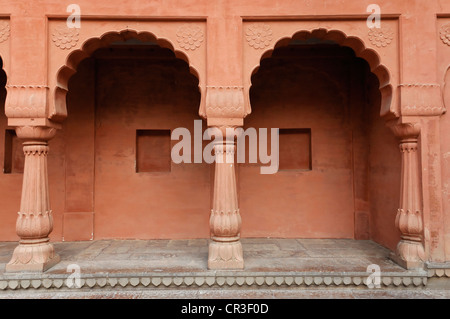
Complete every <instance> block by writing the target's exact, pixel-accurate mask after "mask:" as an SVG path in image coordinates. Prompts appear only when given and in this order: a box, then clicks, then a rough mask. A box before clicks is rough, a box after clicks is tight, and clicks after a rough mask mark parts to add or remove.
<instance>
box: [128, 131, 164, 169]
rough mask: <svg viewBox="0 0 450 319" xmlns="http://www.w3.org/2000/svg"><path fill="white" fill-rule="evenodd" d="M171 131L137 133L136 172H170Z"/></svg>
mask: <svg viewBox="0 0 450 319" xmlns="http://www.w3.org/2000/svg"><path fill="white" fill-rule="evenodd" d="M170 151H171V140H170V130H137V131H136V172H138V173H142V172H170V168H171V162H172V161H171V158H170Z"/></svg>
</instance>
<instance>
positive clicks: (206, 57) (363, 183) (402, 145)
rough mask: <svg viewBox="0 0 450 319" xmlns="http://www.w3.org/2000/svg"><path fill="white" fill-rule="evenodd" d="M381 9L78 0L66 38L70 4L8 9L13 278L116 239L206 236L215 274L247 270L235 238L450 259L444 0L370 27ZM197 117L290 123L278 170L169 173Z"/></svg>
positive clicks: (2, 212) (222, 151)
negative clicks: (70, 251)
mask: <svg viewBox="0 0 450 319" xmlns="http://www.w3.org/2000/svg"><path fill="white" fill-rule="evenodd" d="M373 3H374V1H354V0H345V1H339V2H338V1H334V0H330V1H320V2H319V1H310V0H298V1H256V0H254V1H235V0H228V1H209V0H208V1H202V0H195V1H189V0H186V1H181V2H180V1H140V2H133V4H127V3H124V2H121V1H85V0H80V1H77V3H76V4H77V5H78V6H79V8H80V9H81V21H80V23H81V25H80V28H68V26H67V18H68V16H69V15H70V14H71V12H69V13H68V12H67V5H68V4H67V3H62V2H60V1H57V2H54V1H45V0H39V1H38V0H36V1H25V0H23V1H22V0H16V1H2V0H0V58H1V62H2V64H1V66H2V68H1V69H2V71H1V72H0V105H4V112H2V115H1V118H0V161H3V174H1V175H0V190H1V192H0V200H1V203H2V205H1V209H0V220H1V223H0V240H2V241H15V240H18V238H19V239H20V242H19V245H18V246H17V248H16V250H15V251H14V252H11V256H12V259H11V261H10V263H9V264H8V265H7V271H20V270H36V271H42V270H45V269H48V268H49V267H51V266H52V265H53V264H54V263H56V262H58V260H59V257H58V255H57V251H56V252H55V251H54V249H53V246H52V244H51V243H50V240H51V241H61V240H63V241H75V240H97V239H106V238H140V239H167V238H171V239H180V238H209V237H210V238H211V242H210V249H209V258H208V267H209V268H212V269H226V268H242V267H244V263H245V260H244V259H243V252H242V247H241V244H240V241H239V238H240V236H244V237H281V238H352V239H355V240H358V239H371V240H373V241H375V242H377V243H379V244H381V245H383V246H385V247H388V248H389V249H391V250H392V252H393V256H392V258H393V259H394V260H395V261H396V262H398V263H399V264H400V265H402V266H404V267H405V268H408V269H417V268H421V267H423V265H424V263H425V262H434V263H445V262H450V191H449V187H450V184H449V183H450V182H449V181H450V156H449V154H450V137H449V136H450V119H449V117H448V114H446V112H445V111H446V109H445V106H446V105H448V104H450V86H449V82H450V2H449V1H443V0H431V1H430V0H428V1H422V0H414V1H409V0H408V1H406V0H404V1H388V0H380V1H377V3H376V4H377V5H378V6H379V7H380V8H381V21H380V28H369V26H368V24H367V19H368V16H369V15H370V13H371V12H370V11H369V12H368V10H367V9H368V7H369V5H371V4H373ZM198 119H202V120H203V123H204V125H203V128H204V129H206V128H207V127H217V128H219V129H220V130H223V131H224V130H225V129H226V128H227V127H243V128H249V127H253V128H256V129H258V128H280V170H279V171H278V172H277V173H276V174H272V175H262V174H260V170H259V169H260V163H257V164H249V163H245V164H237V165H232V164H229V163H216V164H207V163H204V162H203V163H192V164H187V163H182V164H174V163H173V162H172V161H171V160H170V147H171V146H173V145H174V143H175V141H171V140H170V132H171V131H173V130H174V129H175V128H178V127H185V128H188V129H189V130H193V128H194V120H198ZM21 143H23V152H22V145H21ZM214 150H215V154H216V156H217V157H222V156H223V157H226V156H230V155H231V156H233V155H234V151H235V141H234V139H226V140H224V141H223V142H222V143H217V144H216V145H215V146H214ZM23 153H24V154H23ZM17 212H19V213H18V214H17ZM205 262H206V261H205Z"/></svg>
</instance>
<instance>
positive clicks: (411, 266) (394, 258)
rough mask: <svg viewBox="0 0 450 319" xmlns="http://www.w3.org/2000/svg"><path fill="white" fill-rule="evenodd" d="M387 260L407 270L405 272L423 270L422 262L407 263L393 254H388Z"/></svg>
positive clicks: (423, 264)
mask: <svg viewBox="0 0 450 319" xmlns="http://www.w3.org/2000/svg"><path fill="white" fill-rule="evenodd" d="M389 258H390V259H391V260H392V261H393V262H395V263H396V264H397V265H399V266H401V267H403V268H405V269H407V270H421V269H424V267H425V263H424V262H423V261H408V260H404V259H402V258H401V257H400V256H397V255H396V254H395V253H392V252H391V253H390V255H389Z"/></svg>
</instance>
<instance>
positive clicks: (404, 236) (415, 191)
mask: <svg viewBox="0 0 450 319" xmlns="http://www.w3.org/2000/svg"><path fill="white" fill-rule="evenodd" d="M391 128H392V130H393V132H394V134H395V135H396V136H397V137H398V138H399V140H400V152H401V154H402V172H401V189H400V208H399V209H398V211H397V216H396V219H395V226H396V227H397V228H398V229H399V230H400V233H401V240H400V242H399V243H398V245H397V251H396V254H395V255H392V256H391V257H392V259H393V260H394V261H395V262H397V263H398V264H399V265H401V266H403V267H404V268H406V269H419V268H423V266H424V261H425V250H424V245H423V220H422V219H423V217H422V196H421V187H420V184H421V179H420V168H419V154H418V152H417V141H418V137H419V133H420V125H419V124H418V123H406V124H396V125H393V126H391Z"/></svg>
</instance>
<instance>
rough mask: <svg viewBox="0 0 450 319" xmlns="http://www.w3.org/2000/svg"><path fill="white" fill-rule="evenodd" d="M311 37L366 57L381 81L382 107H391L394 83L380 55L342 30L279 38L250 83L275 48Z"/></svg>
mask: <svg viewBox="0 0 450 319" xmlns="http://www.w3.org/2000/svg"><path fill="white" fill-rule="evenodd" d="M311 38H316V39H321V40H329V41H333V42H336V43H337V44H339V45H340V46H344V47H349V48H351V49H352V50H353V51H354V52H355V55H356V56H357V57H359V58H362V59H364V60H365V61H366V62H367V63H368V64H369V67H370V70H371V72H372V73H373V74H375V76H376V77H377V78H378V81H379V83H380V86H379V89H380V92H381V109H383V110H386V109H390V106H391V101H392V94H393V88H392V85H391V84H390V79H391V76H390V73H389V70H388V69H387V68H386V67H385V66H384V65H383V64H381V59H380V56H379V55H378V53H377V52H376V51H375V50H373V49H370V48H366V46H365V44H364V42H363V40H361V39H360V38H358V37H354V36H347V35H346V34H345V33H344V32H342V31H340V30H327V29H322V28H320V29H314V30H311V31H307V30H302V31H298V32H296V33H294V35H292V37H283V38H281V39H279V40H278V41H277V42H276V43H275V45H274V46H273V47H272V48H270V49H268V50H266V51H265V52H264V53H263V54H262V55H261V59H260V61H259V64H258V65H257V66H255V68H254V69H253V71H252V72H251V74H250V83H251V77H252V76H253V75H254V74H255V73H256V72H258V70H259V68H260V65H261V61H262V60H264V59H267V58H270V57H272V54H273V52H274V50H275V49H277V48H280V47H285V46H288V45H289V44H290V43H291V41H295V40H299V41H305V40H308V39H311ZM390 113H392V114H391V115H393V116H394V117H397V116H398V115H396V114H395V113H393V112H392V111H391V112H390Z"/></svg>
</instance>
